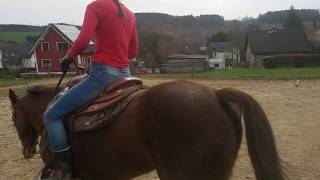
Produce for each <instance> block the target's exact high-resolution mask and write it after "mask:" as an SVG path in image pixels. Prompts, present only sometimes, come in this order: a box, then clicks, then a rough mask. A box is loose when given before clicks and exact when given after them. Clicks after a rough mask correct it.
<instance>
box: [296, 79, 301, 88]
mask: <svg viewBox="0 0 320 180" xmlns="http://www.w3.org/2000/svg"><path fill="white" fill-rule="evenodd" d="M299 85H300V80H299V79H298V80H297V81H296V84H295V86H296V87H299Z"/></svg>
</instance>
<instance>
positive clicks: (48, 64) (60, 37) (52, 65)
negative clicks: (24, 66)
mask: <svg viewBox="0 0 320 180" xmlns="http://www.w3.org/2000/svg"><path fill="white" fill-rule="evenodd" d="M79 33H80V30H79V28H78V27H77V26H74V25H68V24H49V25H48V26H47V28H46V29H45V30H44V31H43V33H42V34H41V36H40V38H39V39H38V41H37V42H36V43H35V44H34V45H33V47H32V48H31V50H30V51H29V54H33V53H34V54H35V57H36V69H37V73H39V72H61V69H60V62H61V59H62V58H63V57H65V56H66V54H67V52H68V50H69V49H70V47H71V45H72V44H73V42H74V41H75V40H76V38H77V37H78V35H79ZM92 55H93V42H90V45H89V47H88V49H86V50H85V51H84V52H83V53H82V54H80V55H79V56H78V57H77V62H78V64H80V65H82V66H85V67H88V66H89V65H90V63H91V57H92Z"/></svg>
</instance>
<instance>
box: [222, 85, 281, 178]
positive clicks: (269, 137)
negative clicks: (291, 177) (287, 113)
mask: <svg viewBox="0 0 320 180" xmlns="http://www.w3.org/2000/svg"><path fill="white" fill-rule="evenodd" d="M216 95H217V98H218V101H219V103H220V104H221V105H222V106H224V107H226V106H228V107H230V105H231V104H236V105H238V106H239V107H240V110H241V114H242V115H243V119H244V126H245V132H246V138H247V143H248V152H249V156H250V159H251V163H252V165H253V167H254V171H255V175H256V178H257V180H270V179H272V180H284V179H287V176H286V175H285V173H284V172H283V169H282V167H281V164H280V160H279V156H278V153H277V150H276V144H275V140H274V136H273V133H272V129H271V126H270V124H269V121H268V119H267V116H266V114H265V112H264V111H263V109H262V107H261V106H260V105H259V104H258V103H257V101H256V100H255V99H253V97H251V96H250V95H248V94H246V93H244V92H241V91H238V90H235V89H230V88H226V89H222V90H218V91H216Z"/></svg>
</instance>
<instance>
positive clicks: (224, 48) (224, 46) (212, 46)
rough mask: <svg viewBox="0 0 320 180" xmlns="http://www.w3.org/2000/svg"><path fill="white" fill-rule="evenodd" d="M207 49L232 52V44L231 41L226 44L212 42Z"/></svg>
mask: <svg viewBox="0 0 320 180" xmlns="http://www.w3.org/2000/svg"><path fill="white" fill-rule="evenodd" d="M209 49H210V50H215V51H217V52H232V49H233V44H232V42H231V41H227V42H212V43H209Z"/></svg>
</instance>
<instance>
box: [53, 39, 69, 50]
mask: <svg viewBox="0 0 320 180" xmlns="http://www.w3.org/2000/svg"><path fill="white" fill-rule="evenodd" d="M58 44H67V45H68V49H66V51H68V50H69V49H70V44H69V43H68V42H65V41H59V42H56V47H57V51H59V46H58Z"/></svg>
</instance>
